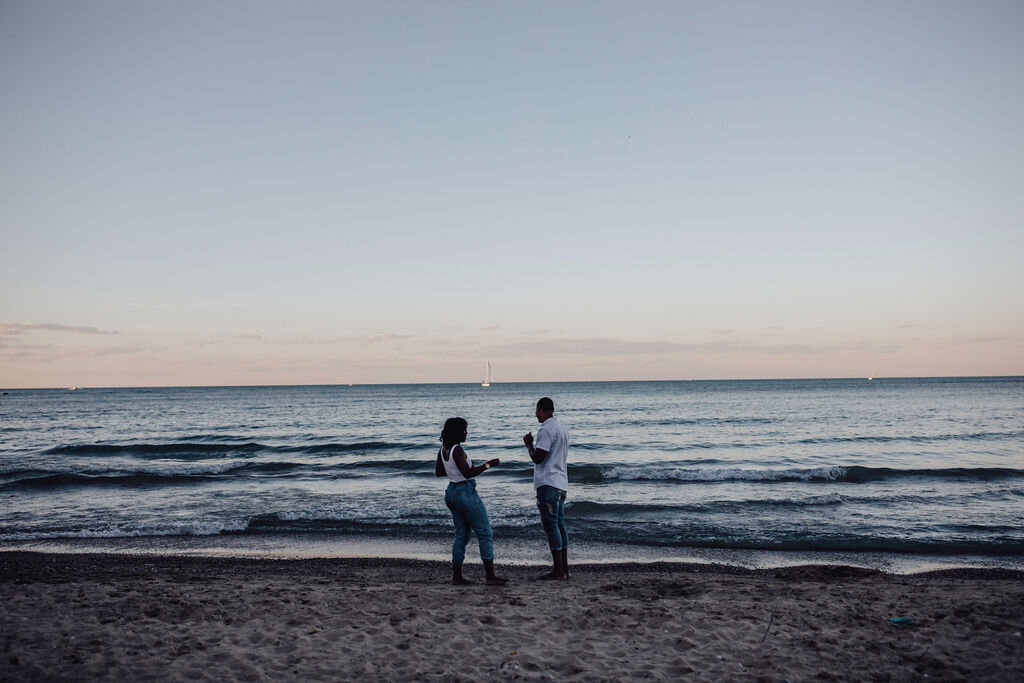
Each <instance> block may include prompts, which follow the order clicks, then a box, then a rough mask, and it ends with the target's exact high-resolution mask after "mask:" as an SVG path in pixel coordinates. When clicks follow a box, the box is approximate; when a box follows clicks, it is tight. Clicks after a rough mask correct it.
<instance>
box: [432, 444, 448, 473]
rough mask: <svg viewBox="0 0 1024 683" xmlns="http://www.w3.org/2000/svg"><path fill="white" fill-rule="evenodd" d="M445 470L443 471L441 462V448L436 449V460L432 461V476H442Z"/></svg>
mask: <svg viewBox="0 0 1024 683" xmlns="http://www.w3.org/2000/svg"><path fill="white" fill-rule="evenodd" d="M446 474H448V473H447V472H445V471H444V463H443V462H441V449H440V448H438V449H437V462H435V463H434V476H435V477H443V476H445V475H446Z"/></svg>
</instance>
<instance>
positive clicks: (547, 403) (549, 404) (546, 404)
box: [537, 396, 555, 413]
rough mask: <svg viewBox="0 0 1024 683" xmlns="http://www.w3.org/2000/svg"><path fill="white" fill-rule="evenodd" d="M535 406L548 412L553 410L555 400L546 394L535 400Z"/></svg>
mask: <svg viewBox="0 0 1024 683" xmlns="http://www.w3.org/2000/svg"><path fill="white" fill-rule="evenodd" d="M537 407H538V408H540V409H541V410H543V411H545V412H548V413H553V412H555V402H554V401H552V400H551V399H550V398H548V397H547V396H545V397H544V398H542V399H541V400H539V401H537Z"/></svg>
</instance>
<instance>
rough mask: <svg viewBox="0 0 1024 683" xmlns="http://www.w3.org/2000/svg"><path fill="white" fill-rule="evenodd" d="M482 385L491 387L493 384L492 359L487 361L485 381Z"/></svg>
mask: <svg viewBox="0 0 1024 683" xmlns="http://www.w3.org/2000/svg"><path fill="white" fill-rule="evenodd" d="M480 386H482V387H489V386H491V361H487V367H486V370H485V371H484V381H483V382H480Z"/></svg>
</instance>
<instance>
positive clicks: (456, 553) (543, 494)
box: [434, 397, 569, 586]
mask: <svg viewBox="0 0 1024 683" xmlns="http://www.w3.org/2000/svg"><path fill="white" fill-rule="evenodd" d="M554 412H555V404H554V402H553V401H552V400H551V399H550V398H547V397H544V398H542V399H540V400H539V401H537V410H536V411H535V412H534V415H536V417H537V422H540V429H538V430H537V439H536V442H534V438H533V433H532V432H531V433H528V434H527V435H526V436H524V437H523V443H524V444H526V450H527V451H529V453H530V460H532V461H533V488H534V489H535V490H536V492H537V509H538V510H540V519H541V522H542V523H543V525H544V532H545V533H546V534H547V537H548V546H549V547H550V548H551V562H552V568H551V571H550V572H548V573H547V574H545V575H544V576H542V577H541V578H543V579H568V578H569V557H568V555H569V535H568V534H567V533H566V531H565V496H566V493H567V492H568V490H569V475H568V471H567V467H566V462H567V460H568V457H569V432H568V431H567V430H566V429H565V427H564V426H563V425H562V423H561V422H559V421H558V420H557V419H555V417H554ZM468 435H469V424H468V423H467V422H466V421H465V420H464V419H462V418H461V417H452V418H449V419H448V420H447V421H445V423H444V429H443V430H442V431H441V448H440V450H438V451H437V462H436V463H435V464H434V474H436V475H437V476H438V477H444V476H447V477H448V480H449V481H448V489H447V490H446V491H445V494H444V502H445V504H446V505H447V506H448V509H449V510H451V513H452V520H453V521H454V522H455V542H454V543H452V584H454V585H456V586H461V585H464V584H467V583H470V581H467V580H466V579H465V578H463V576H462V562H463V560H464V559H465V558H466V544H468V543H469V533H470V530H472V531H473V533H475V534H476V536H477V540H478V541H479V542H480V559H481V560H483V562H484V570H485V571H486V573H487V584H488V585H490V586H500V585H502V584H504V583H507V579H503V578H500V577H499V576H497V575H496V574H495V573H494V534H493V533H492V532H491V522H490V520H489V519H488V518H487V509H486V508H485V507H484V502H483V501H482V500H481V499H480V496H479V494H477V492H476V482H475V481H473V478H474V477H476V476H477V475H478V474H481V473H483V472H485V471H487V470H489V469H491V468H492V467H497V466H498V465H499V464H500V461H499V460H498V459H497V458H495V459H493V460H488V461H487V462H485V463H484V464H482V465H476V466H474V465H473V461H472V460H470V459H469V457H468V456H467V455H466V451H465V449H463V448H462V446H461V445H460V444H462V443H463V442H464V441H465V440H466V438H467V436H468Z"/></svg>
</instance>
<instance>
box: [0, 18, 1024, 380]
mask: <svg viewBox="0 0 1024 683" xmlns="http://www.w3.org/2000/svg"><path fill="white" fill-rule="evenodd" d="M1022 33H1024V3H1021V2H1019V1H1018V0H1010V1H1006V2H992V1H984V0H982V1H980V2H970V3H968V2H943V1H933V0H926V1H915V0H908V1H906V2H899V3H892V2H873V1H866V2H821V1H819V0H808V1H806V2H786V1H781V2H771V3H765V2H760V1H751V2H744V1H727V2H687V1H682V0H680V1H673V2H642V3H627V2H557V3H551V2H514V3H484V2H443V1H438V2H434V1H431V2H375V3H366V2H307V1H301V0H300V1H297V2H283V1H282V2H265V1H261V0H246V1H244V2H234V1H228V0H217V1H216V2H209V1H206V0H203V1H194V0H183V1H181V2H151V1H144V0H142V1H140V0H131V1H121V0H103V1H97V2H79V1H77V0H70V1H68V0H52V1H48V2H37V1H35V0H0V386H2V387H5V388H18V387H63V386H176V385H264V384H337V383H342V384H344V383H391V382H398V383H402V382H473V381H479V380H480V379H482V377H483V372H484V363H485V361H487V360H490V361H491V363H492V365H493V368H494V380H495V381H497V382H502V381H509V382H511V381H573V380H673V379H740V378H749V379H760V378H776V377H777V378H793V377H861V376H879V377H881V376H962V375H1024V313H1022V312H1024V305H1022V303H1021V302H1022V300H1024V268H1022V267H1021V263H1022V262H1024V125H1021V122H1022V121H1024V41H1021V40H1020V36H1021V35H1022Z"/></svg>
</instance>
